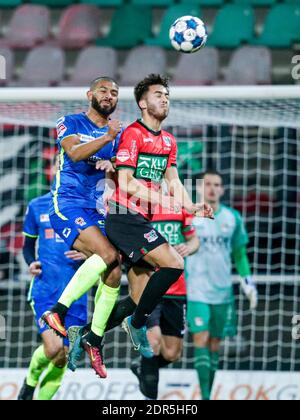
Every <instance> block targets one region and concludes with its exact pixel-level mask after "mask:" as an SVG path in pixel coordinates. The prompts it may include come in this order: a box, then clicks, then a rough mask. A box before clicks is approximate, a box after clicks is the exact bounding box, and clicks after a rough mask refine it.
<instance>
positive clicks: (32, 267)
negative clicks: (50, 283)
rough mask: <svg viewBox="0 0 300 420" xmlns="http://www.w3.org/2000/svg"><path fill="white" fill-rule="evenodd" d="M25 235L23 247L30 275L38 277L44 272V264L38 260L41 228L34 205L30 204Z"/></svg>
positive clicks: (24, 225) (24, 227)
mask: <svg viewBox="0 0 300 420" xmlns="http://www.w3.org/2000/svg"><path fill="white" fill-rule="evenodd" d="M23 235H24V237H25V241H24V245H23V256H24V259H25V261H26V263H27V265H28V267H29V272H30V274H31V275H32V276H37V275H39V274H41V272H42V270H41V267H42V264H41V262H40V261H38V260H37V259H36V244H37V239H38V237H39V226H38V223H37V220H36V215H35V210H34V207H33V205H32V203H29V206H28V208H27V211H26V215H25V218H24V224H23Z"/></svg>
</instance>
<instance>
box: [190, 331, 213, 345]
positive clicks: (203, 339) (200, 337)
mask: <svg viewBox="0 0 300 420" xmlns="http://www.w3.org/2000/svg"><path fill="white" fill-rule="evenodd" d="M209 340H210V337H209V332H208V331H204V332H202V333H197V334H194V345H195V347H200V348H202V347H209V345H210V342H209Z"/></svg>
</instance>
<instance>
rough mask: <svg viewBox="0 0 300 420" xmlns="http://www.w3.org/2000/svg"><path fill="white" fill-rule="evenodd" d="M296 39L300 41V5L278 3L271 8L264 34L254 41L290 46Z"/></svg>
mask: <svg viewBox="0 0 300 420" xmlns="http://www.w3.org/2000/svg"><path fill="white" fill-rule="evenodd" d="M295 41H300V5H299V6H297V5H293V4H278V5H276V6H274V7H273V8H272V9H271V10H270V12H269V14H268V16H267V18H266V21H265V25H264V28H263V32H262V34H261V35H260V36H259V37H258V38H256V39H254V40H253V41H252V43H253V44H255V45H265V46H267V47H270V48H289V47H290V46H292V45H293V43H294V42H295Z"/></svg>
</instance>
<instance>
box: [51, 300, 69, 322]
mask: <svg viewBox="0 0 300 420" xmlns="http://www.w3.org/2000/svg"><path fill="white" fill-rule="evenodd" d="M68 310H69V308H67V307H66V306H65V305H63V304H62V303H57V304H56V305H54V306H53V308H51V312H57V313H58V315H59V318H60V320H61V322H62V323H64V322H65V318H66V315H67V313H68Z"/></svg>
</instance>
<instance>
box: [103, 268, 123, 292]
mask: <svg viewBox="0 0 300 420" xmlns="http://www.w3.org/2000/svg"><path fill="white" fill-rule="evenodd" d="M121 277H122V270H121V267H120V266H117V267H115V268H114V269H113V270H112V271H110V273H109V275H108V276H107V277H106V279H105V284H106V285H107V286H109V287H119V286H120V282H121Z"/></svg>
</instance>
